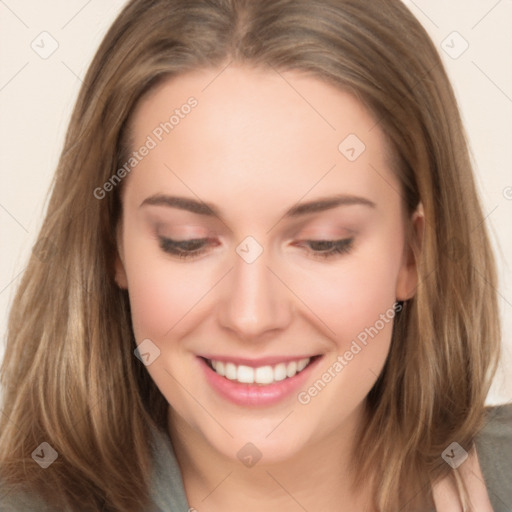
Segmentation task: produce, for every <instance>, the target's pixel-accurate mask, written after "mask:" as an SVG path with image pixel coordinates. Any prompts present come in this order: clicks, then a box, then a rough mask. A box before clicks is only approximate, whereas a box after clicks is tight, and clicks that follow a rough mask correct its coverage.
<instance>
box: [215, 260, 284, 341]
mask: <svg viewBox="0 0 512 512" xmlns="http://www.w3.org/2000/svg"><path fill="white" fill-rule="evenodd" d="M269 263H270V262H269V261H268V258H267V255H266V252H265V251H264V252H263V254H262V255H261V256H260V257H259V258H258V259H256V261H253V262H252V263H248V262H246V261H245V260H244V259H243V258H241V257H239V256H238V255H235V259H234V268H233V270H232V271H231V272H230V273H229V274H228V276H227V279H226V280H225V282H224V283H223V289H222V291H223V298H222V299H221V301H220V304H219V307H218V321H219V323H220V325H221V327H222V328H224V329H228V330H229V331H231V332H233V333H235V334H236V336H237V337H238V338H240V339H244V340H253V341H254V340H258V339H260V338H263V337H264V336H265V335H267V334H269V333H271V332H273V333H274V335H275V334H276V333H277V332H279V331H280V330H283V329H285V328H286V327H287V326H288V325H289V324H290V322H291V320H292V315H293V302H292V296H291V292H290V290H289V289H288V288H287V287H286V286H285V285H284V284H283V282H282V280H280V279H279V278H278V277H276V274H277V272H276V271H275V269H274V268H272V267H271V266H270V265H269ZM269 267H270V268H269ZM271 269H272V270H271Z"/></svg>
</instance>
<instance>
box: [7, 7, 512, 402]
mask: <svg viewBox="0 0 512 512" xmlns="http://www.w3.org/2000/svg"><path fill="white" fill-rule="evenodd" d="M370 1H371V0H370ZM404 2H405V3H406V4H407V5H408V6H409V8H410V9H411V11H412V12H413V13H414V14H415V15H416V16H417V18H418V19H419V21H420V22H421V23H422V24H423V25H424V26H425V28H426V29H427V30H428V32H429V33H430V35H431V37H432V39H433V41H434V43H435V44H436V46H437V47H438V49H439V51H440V53H441V56H442V58H443V61H444V63H445V65H446V67H447V70H448V73H449V75H450V77H451V79H452V83H453V85H454V88H455V92H456V94H457V97H458V100H459V104H460V108H461V111H462V115H463V119H464V121H465V124H466V127H467V131H468V134H469V139H470V143H471V146H472V149H473V154H474V162H475V172H476V178H477V183H478V186H479V189H480V192H481V197H482V200H483V204H484V211H485V214H486V222H487V224H488V226H489V228H490V231H491V235H492V238H493V243H494V247H495V252H496V257H497V261H498V265H499V275H500V287H499V290H498V291H499V297H500V299H499V300H500V312H501V315H502V321H503V357H502V369H501V371H500V373H499V374H498V376H497V377H496V379H495V384H494V387H493V389H492V391H491V394H490V396H489V403H498V402H504V401H507V402H508V401H512V375H511V372H510V369H511V368H512V276H511V270H510V262H511V261H512V257H511V256H512V237H511V236H510V235H511V233H512V229H511V220H512V65H511V64H512V59H511V56H512V31H511V30H510V27H511V26H512V25H511V21H512V1H511V0H500V1H497V0H450V1H446V0H415V1H405V0H404ZM106 3H107V4H108V5H107V6H105V4H106ZM124 3H125V2H124V0H123V1H121V0H110V1H109V2H100V1H99V0H89V1H87V0H80V1H79V0H73V1H70V0H45V1H44V2H39V1H36V0H31V1H28V0H16V1H15V0H6V1H2V2H0V63H1V67H0V141H1V151H0V240H1V251H0V332H1V334H2V342H0V358H1V357H2V354H3V351H4V343H3V341H4V340H5V333H6V323H7V314H8V309H9V306H10V303H11V300H12V297H13V294H14V292H15V289H16V287H17V285H18V283H19V281H20V276H21V274H22V273H23V270H24V268H25V265H26V262H27V259H28V257H29V254H30V251H31V248H32V246H33V244H34V242H35V238H36V235H37V231H38V229H39V226H40V225H41V221H42V217H43V213H44V209H45V204H46V203H45V201H46V199H47V190H48V187H49V185H50V182H51V179H52V176H53V173H54V170H55V167H56V164H57V161H58V157H59V153H60V151H61V148H62V145H63V139H64V135H65V130H66V128H67V123H68V120H69V117H70V113H71V109H72V107H73V104H74V101H75V99H76V97H77V93H78V89H79V87H80V86H81V82H82V79H83V77H84V75H85V72H86V69H87V67H88V65H89V63H90V61H91V59H92V56H93V55H94V53H95V51H96V49H97V47H98V45H99V43H100V41H101V39H102V37H103V35H104V33H105V32H106V30H107V28H108V27H109V25H110V24H111V23H112V21H113V20H114V18H115V16H116V14H117V13H118V12H119V10H120V9H121V7H122V6H123V5H124ZM43 32H46V33H47V34H42V33H43ZM41 34H42V35H41ZM56 45H58V47H56ZM466 46H467V48H466ZM54 47H56V49H55V51H54V52H53V53H52V54H51V55H49V54H50V53H51V52H52V50H54ZM55 314H58V312H55ZM506 369H508V375H507V374H506V371H505V370H506Z"/></svg>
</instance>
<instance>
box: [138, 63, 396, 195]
mask: <svg viewBox="0 0 512 512" xmlns="http://www.w3.org/2000/svg"><path fill="white" fill-rule="evenodd" d="M191 105H194V106H192V107H191ZM131 134H132V148H131V149H132V150H136V149H137V148H139V147H141V146H143V145H144V144H146V142H147V141H148V140H149V139H151V140H152V144H151V145H152V146H154V147H153V148H152V149H151V151H149V152H148V154H147V156H145V157H144V158H143V160H142V161H141V162H140V163H138V164H137V167H136V168H135V169H134V171H133V172H132V173H131V175H130V180H132V181H134V182H137V183H138V187H137V189H139V190H141V189H147V188H148V187H149V186H150V184H151V183H150V182H152V183H153V185H155V184H157V187H159V188H165V187H167V186H169V187H178V188H180V189H181V190H183V191H185V190H186V189H185V188H183V185H184V184H185V185H187V184H188V185H189V187H188V188H189V190H188V194H189V195H190V188H191V187H193V190H194V191H196V192H197V195H200V194H199V193H200V192H201V193H202V194H204V195H208V196H209V197H211V196H212V195H213V196H214V197H213V199H214V200H215V199H216V198H215V195H218V196H219V198H218V199H219V200H222V197H221V196H222V194H223V193H224V194H226V193H227V191H229V192H230V193H231V194H233V193H237V192H239V193H249V192H250V193H251V196H252V197H255V196H256V195H258V193H261V194H262V195H264V196H266V197H267V198H268V199H269V200H270V198H271V195H272V194H269V192H270V191H275V190H278V191H279V192H280V193H281V196H280V197H281V198H282V199H283V194H284V195H285V196H287V197H288V198H289V200H291V201H297V200H298V199H299V198H300V197H301V196H303V195H304V194H305V193H307V192H308V190H312V189H315V190H314V192H318V194H319V193H321V192H327V191H329V192H332V188H333V187H334V188H336V189H340V187H341V190H339V191H340V192H344V193H351V192H354V193H361V192H366V193H367V194H370V195H373V196H376V195H379V194H382V192H383V191H382V188H383V185H385V181H386V180H383V179H382V177H384V178H386V179H387V180H388V181H389V180H391V181H392V180H393V179H394V176H393V173H392V172H391V170H390V169H389V164H388V160H389V159H388V150H389V148H388V146H387V143H386V140H385V137H384V134H383V133H382V132H381V130H380V128H379V126H378V123H377V122H376V120H375V118H374V117H373V116H372V115H371V114H370V112H369V111H368V110H367V109H365V107H364V106H363V105H362V104H361V103H360V102H359V101H357V100H356V99H355V98H354V96H352V95H350V94H349V93H347V92H344V91H342V90H340V89H338V88H335V87H334V86H332V85H329V84H327V83H325V82H323V81H321V80H319V79H318V78H314V77H311V76H307V75H305V74H303V73H299V72H295V71H293V72H292V71H286V72H281V71H279V72H277V71H274V70H272V69H269V70H261V69H254V68H246V67H236V66H233V65H230V66H228V67H227V68H225V69H223V70H222V69H221V70H218V69H215V70H200V71H194V72H190V73H187V74H184V75H180V76H177V77H172V78H170V79H168V80H167V81H165V82H163V83H161V84H160V85H159V86H158V87H156V88H155V89H154V90H152V91H151V92H150V94H148V95H147V96H146V97H145V98H144V99H143V100H142V101H141V102H140V103H139V105H138V106H137V108H136V109H135V111H134V113H133V116H132V120H131ZM148 138H149V139H148ZM179 178H182V179H181V180H180V179H179ZM183 180H185V182H186V183H183ZM179 181H181V182H182V183H179ZM387 187H388V188H389V185H387ZM158 191H162V190H158ZM147 192H148V193H149V192H150V191H149V190H147ZM153 192H155V191H153ZM388 192H389V191H388ZM276 197H277V196H276Z"/></svg>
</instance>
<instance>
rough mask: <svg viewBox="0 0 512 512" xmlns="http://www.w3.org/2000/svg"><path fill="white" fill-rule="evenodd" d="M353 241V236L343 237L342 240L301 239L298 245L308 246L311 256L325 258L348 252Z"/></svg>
mask: <svg viewBox="0 0 512 512" xmlns="http://www.w3.org/2000/svg"><path fill="white" fill-rule="evenodd" d="M353 242H354V239H353V238H344V239H342V240H303V241H301V242H300V243H299V245H307V246H309V249H310V250H309V252H310V253H311V254H312V255H313V257H315V258H323V259H326V258H331V257H334V256H336V255H339V254H346V253H349V252H350V250H351V249H352V246H353Z"/></svg>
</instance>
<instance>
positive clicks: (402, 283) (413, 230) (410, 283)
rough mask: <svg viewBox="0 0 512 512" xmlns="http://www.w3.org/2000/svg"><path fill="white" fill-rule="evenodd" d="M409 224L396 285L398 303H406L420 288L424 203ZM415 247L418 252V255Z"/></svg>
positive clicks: (419, 206)
mask: <svg viewBox="0 0 512 512" xmlns="http://www.w3.org/2000/svg"><path fill="white" fill-rule="evenodd" d="M408 222H410V225H409V226H407V236H406V244H405V247H404V254H403V257H402V266H401V267H400V271H399V273H398V279H397V283H396V300H398V301H405V300H408V299H410V298H412V297H414V295H415V293H416V287H417V286H418V262H417V256H418V254H419V252H420V251H421V247H422V243H423V232H424V229H425V212H424V211H423V204H422V203H419V205H418V207H417V208H416V210H415V211H414V213H413V214H412V217H411V218H410V219H408ZM413 247H414V248H415V250H416V254H415V250H413Z"/></svg>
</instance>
